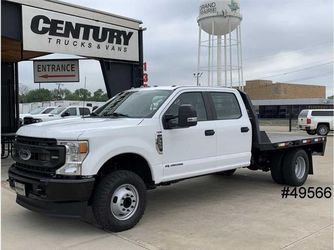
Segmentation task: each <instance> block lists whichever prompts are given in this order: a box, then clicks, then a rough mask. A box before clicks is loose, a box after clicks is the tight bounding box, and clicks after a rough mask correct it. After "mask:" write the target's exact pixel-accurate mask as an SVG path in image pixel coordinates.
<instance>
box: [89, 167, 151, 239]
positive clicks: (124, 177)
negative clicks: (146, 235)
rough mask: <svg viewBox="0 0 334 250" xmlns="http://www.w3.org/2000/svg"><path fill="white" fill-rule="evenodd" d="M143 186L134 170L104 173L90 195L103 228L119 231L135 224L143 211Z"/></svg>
mask: <svg viewBox="0 0 334 250" xmlns="http://www.w3.org/2000/svg"><path fill="white" fill-rule="evenodd" d="M145 206H146V187H145V184H144V182H143V180H142V179H141V178H140V177H139V176H138V175H136V174H135V173H133V172H130V171H125V170H118V171H115V172H113V173H111V174H109V175H107V176H105V177H104V178H103V179H102V180H101V182H100V183H99V184H98V186H97V188H96V190H95V193H94V197H93V204H92V207H93V213H94V216H95V218H96V221H97V223H98V224H99V225H101V226H102V228H103V229H105V230H109V231H112V232H120V231H124V230H127V229H130V228H132V227H133V226H135V225H136V224H137V223H138V221H139V220H140V219H141V217H142V216H143V214H144V210H145Z"/></svg>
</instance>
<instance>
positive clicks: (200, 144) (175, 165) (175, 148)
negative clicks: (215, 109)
mask: <svg viewBox="0 0 334 250" xmlns="http://www.w3.org/2000/svg"><path fill="white" fill-rule="evenodd" d="M182 104H191V105H192V106H193V107H194V109H195V110H196V111H197V117H198V123H197V125H196V126H193V127H189V128H177V127H175V128H173V129H163V131H162V136H163V168H164V171H163V173H164V177H163V179H164V181H168V180H173V179H180V178H187V177H190V176H194V175H200V174H202V173H205V171H206V170H208V169H212V168H214V167H215V166H216V160H215V156H216V135H215V132H214V129H215V128H214V123H215V121H212V120H209V119H208V112H207V108H206V105H205V103H204V99H203V94H202V93H201V92H186V93H181V94H180V95H179V96H177V97H176V98H175V99H174V101H172V104H171V105H170V106H169V107H168V108H166V111H165V112H164V113H163V114H164V115H166V114H168V115H173V116H177V115H178V108H179V106H180V105H182ZM172 122H174V123H175V124H177V122H178V121H177V118H175V120H174V121H172Z"/></svg>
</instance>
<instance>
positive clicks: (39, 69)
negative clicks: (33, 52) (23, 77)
mask: <svg viewBox="0 0 334 250" xmlns="http://www.w3.org/2000/svg"><path fill="white" fill-rule="evenodd" d="M34 82H36V83H40V82H79V60H36V61H34Z"/></svg>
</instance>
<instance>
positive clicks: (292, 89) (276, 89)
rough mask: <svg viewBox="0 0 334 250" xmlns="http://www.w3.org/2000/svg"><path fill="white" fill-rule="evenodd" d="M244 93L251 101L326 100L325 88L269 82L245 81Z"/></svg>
mask: <svg viewBox="0 0 334 250" xmlns="http://www.w3.org/2000/svg"><path fill="white" fill-rule="evenodd" d="M244 90H245V92H246V93H247V94H248V95H249V96H250V98H251V99H252V100H275V99H304V98H324V99H325V98H326V87H325V86H317V85H303V84H292V83H273V82H272V81H269V80H252V81H246V86H245V88H244Z"/></svg>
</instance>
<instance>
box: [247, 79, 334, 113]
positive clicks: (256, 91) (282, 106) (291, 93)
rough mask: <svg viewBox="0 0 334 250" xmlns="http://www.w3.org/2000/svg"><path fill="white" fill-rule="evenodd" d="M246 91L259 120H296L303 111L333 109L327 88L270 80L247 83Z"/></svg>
mask: <svg viewBox="0 0 334 250" xmlns="http://www.w3.org/2000/svg"><path fill="white" fill-rule="evenodd" d="M244 91H245V92H246V93H247V94H248V95H249V96H250V98H251V100H252V102H253V105H254V106H255V109H256V111H257V113H258V117H259V118H288V117H290V116H292V117H293V118H296V117H297V116H298V114H299V112H300V111H301V110H303V109H324V108H325V109H326V108H327V109H332V108H333V100H328V99H326V87H325V86H317V85H303V84H291V83H273V82H272V81H269V80H252V81H246V86H245V87H244Z"/></svg>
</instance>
